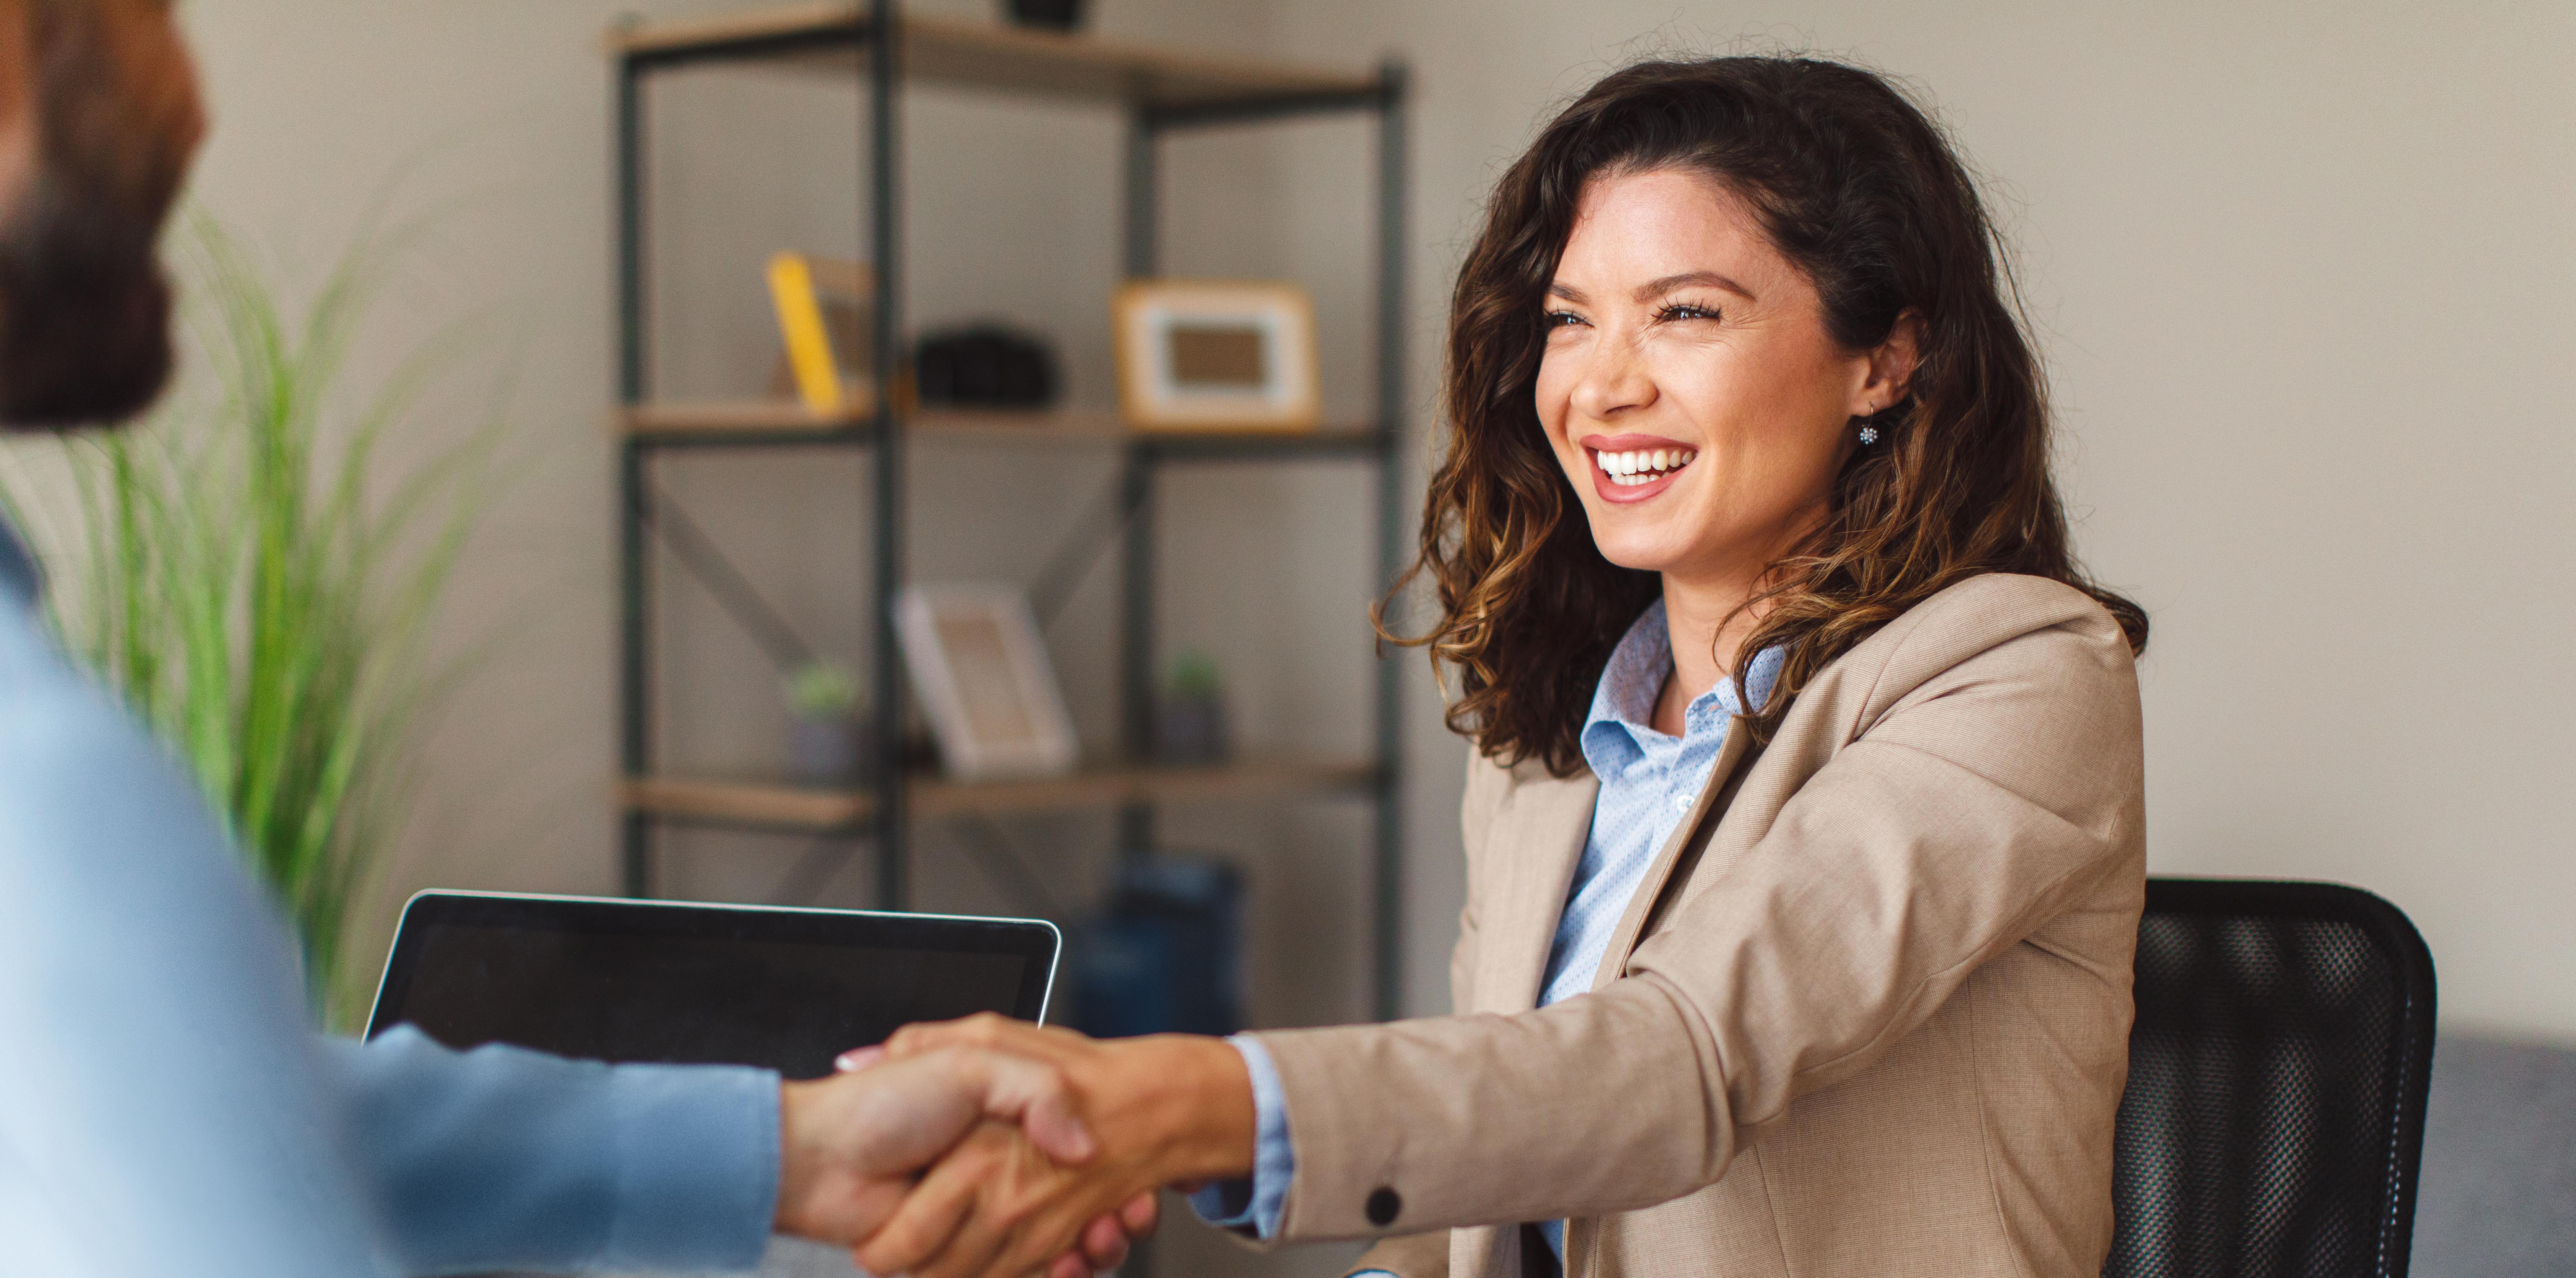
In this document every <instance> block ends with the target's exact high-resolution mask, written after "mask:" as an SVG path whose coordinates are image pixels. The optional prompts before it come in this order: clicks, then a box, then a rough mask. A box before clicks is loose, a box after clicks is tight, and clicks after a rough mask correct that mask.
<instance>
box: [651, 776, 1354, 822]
mask: <svg viewBox="0 0 2576 1278" xmlns="http://www.w3.org/2000/svg"><path fill="white" fill-rule="evenodd" d="M1376 775H1377V768H1376V767H1375V765H1372V764H1369V763H1364V762H1358V761H1354V760H1348V759H1252V760H1245V761H1242V762H1237V763H1226V764H1216V765H1211V766H1207V767H1195V768H1170V767H1133V766H1129V767H1120V766H1103V767H1095V768H1086V769H1084V770H1083V771H1080V772H1076V773H1074V774H1073V775H1071V776H1062V777H1031V778H1027V779H1023V780H1015V781H951V780H948V779H945V778H942V777H933V776H920V777H915V778H913V780H912V783H911V801H912V810H913V813H914V815H916V816H925V817H941V816H958V815H962V814H965V813H969V812H982V813H988V814H989V813H1009V812H1051V811H1070V810H1078V809H1083V808H1102V807H1116V806H1118V805H1120V804H1125V803H1156V804H1179V803H1206V802H1217V801H1224V800H1229V799H1246V798H1259V797H1265V796H1279V795H1291V794H1321V793H1329V792H1332V791H1337V790H1357V789H1360V788H1363V787H1365V786H1367V785H1368V784H1369V782H1370V781H1371V780H1372V779H1373V778H1374V777H1375V776H1376ZM617 801H618V804H619V805H620V806H621V807H624V808H626V809H627V810H629V811H635V812H648V813H652V814H654V815H657V816H666V817H681V818H689V819H696V820H705V821H719V822H721V821H734V822H741V823H744V824H748V825H769V826H787V827H795V828H802V829H816V830H826V829H839V828H846V827H849V826H856V825H863V824H865V823H866V822H867V821H868V820H869V819H870V818H871V817H873V816H874V815H875V814H876V797H875V796H874V795H873V794H870V793H868V792H866V791H857V790H830V789H815V788H809V787H804V786H797V785H789V784H783V783H780V782H776V781H759V780H740V779H723V778H700V777H632V778H628V779H626V780H623V781H620V782H618V783H617Z"/></svg>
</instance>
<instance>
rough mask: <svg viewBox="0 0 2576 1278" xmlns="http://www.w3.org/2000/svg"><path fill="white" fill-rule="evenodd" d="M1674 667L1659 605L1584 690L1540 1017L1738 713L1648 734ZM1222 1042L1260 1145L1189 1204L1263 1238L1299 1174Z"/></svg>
mask: <svg viewBox="0 0 2576 1278" xmlns="http://www.w3.org/2000/svg"><path fill="white" fill-rule="evenodd" d="M1781 660H1782V653H1781V651H1780V650H1779V649H1777V648H1767V649H1764V650H1763V651H1762V652H1761V653H1759V654H1757V655H1755V657H1754V658H1753V662H1752V664H1751V665H1750V666H1748V667H1747V668H1746V669H1745V672H1744V682H1745V687H1746V690H1747V691H1748V692H1750V693H1751V694H1752V697H1753V705H1754V706H1756V707H1759V706H1761V705H1762V703H1763V702H1764V701H1766V700H1768V699H1769V698H1770V695H1771V688H1772V685H1774V684H1776V683H1777V682H1778V681H1779V678H1780V663H1781ZM1672 669H1673V647H1672V633H1671V630H1670V628H1669V627H1668V626H1667V625H1666V623H1665V619H1664V604H1663V601H1662V600H1660V599H1658V600H1656V601H1655V602H1654V603H1653V604H1652V605H1650V606H1649V607H1648V608H1647V609H1646V611H1645V612H1644V613H1642V614H1640V615H1639V616H1638V618H1637V620H1636V621H1635V622H1634V623H1633V624H1631V625H1630V626H1629V627H1628V633H1627V634H1626V635H1624V636H1622V637H1621V638H1620V640H1619V644H1618V646H1617V647H1616V648H1613V649H1612V650H1611V652H1610V660H1609V662H1608V664H1607V665H1605V666H1604V667H1603V668H1602V671H1601V682H1600V683H1599V684H1598V685H1597V686H1596V687H1595V688H1594V689H1593V693H1592V710H1591V713H1590V714H1588V715H1586V716H1585V718H1584V721H1583V733H1582V737H1581V739H1580V740H1581V745H1582V748H1583V761H1584V762H1585V763H1586V764H1588V765H1590V767H1591V769H1592V773H1593V775H1594V776H1596V777H1598V778H1600V781H1601V793H1600V795H1599V797H1598V798H1596V799H1595V800H1594V801H1593V805H1592V832H1591V834H1590V835H1589V836H1588V837H1587V838H1586V839H1585V841H1584V845H1583V856H1582V858H1581V859H1580V860H1579V861H1577V862H1576V863H1575V867H1574V882H1573V884H1572V886H1571V887H1570V888H1569V890H1568V892H1567V895H1566V901H1565V910H1564V912H1563V913H1562V914H1561V915H1559V916H1558V918H1557V924H1556V939H1555V941H1554V943H1553V944H1552V945H1551V946H1550V948H1549V950H1548V958H1547V974H1546V977H1545V978H1544V981H1543V983H1542V984H1541V985H1540V992H1539V1000H1538V1002H1539V1006H1541V1007H1545V1006H1547V1005H1548V1004H1550V1003H1555V1002H1559V1001H1561V1000H1564V999H1569V998H1572V997H1574V996H1575V995H1577V994H1581V993H1584V992H1586V991H1588V990H1590V989H1591V988H1592V983H1593V979H1594V977H1595V976H1596V974H1598V973H1599V971H1600V970H1601V960H1602V958H1603V956H1604V955H1605V954H1606V953H1607V952H1608V950H1609V948H1610V935H1611V933H1613V932H1616V931H1617V930H1618V928H1619V919H1620V918H1621V916H1623V915H1625V914H1626V913H1627V910H1628V902H1629V899H1630V898H1632V897H1634V896H1635V895H1636V894H1637V887H1638V885H1639V884H1641V883H1643V882H1644V881H1645V878H1646V870H1647V869H1648V868H1649V867H1650V866H1652V865H1653V864H1654V860H1655V854H1656V853H1657V852H1659V851H1661V850H1662V848H1663V846H1664V841H1665V840H1667V839H1669V838H1671V837H1672V834H1673V830H1674V829H1675V828H1676V827H1678V826H1679V825H1680V824H1681V821H1682V818H1683V817H1685V816H1687V815H1689V814H1690V810H1691V808H1692V806H1693V805H1695V804H1696V803H1698V801H1699V794H1700V791H1701V790H1702V789H1704V788H1706V786H1707V784H1708V775H1709V769H1711V768H1713V767H1715V766H1716V764H1717V756H1718V752H1719V751H1720V750H1721V749H1723V748H1724V747H1725V745H1726V737H1727V733H1728V732H1729V731H1730V730H1731V729H1732V728H1733V726H1734V723H1735V716H1736V715H1738V714H1740V713H1743V712H1744V707H1743V705H1742V704H1741V703H1739V702H1738V701H1737V700H1736V696H1735V681H1734V680H1732V679H1721V680H1719V681H1718V684H1717V686H1716V687H1714V688H1711V689H1709V690H1708V691H1707V692H1704V693H1701V694H1700V695H1699V696H1698V697H1697V698H1695V699H1693V700H1692V701H1691V703H1690V705H1689V706H1687V707H1686V708H1684V710H1683V712H1682V735H1680V736H1678V737H1674V736H1667V735H1665V734H1664V733H1661V732H1657V731H1656V730H1655V729H1654V728H1653V727H1651V726H1650V725H1651V724H1652V723H1653V722H1654V715H1655V700H1656V698H1658V697H1660V696H1661V695H1663V690H1664V682H1665V680H1666V679H1667V678H1669V677H1670V676H1671V674H1672ZM1231 1041H1232V1042H1233V1043H1234V1045H1235V1048H1236V1049H1237V1050H1238V1051H1240V1052H1242V1053H1243V1058H1244V1065H1245V1066H1246V1068H1248V1069H1249V1070H1250V1071H1251V1074H1252V1100H1253V1109H1254V1113H1255V1118H1256V1122H1257V1124H1258V1142H1259V1143H1258V1145H1257V1146H1256V1150H1255V1153H1254V1159H1253V1174H1252V1177H1251V1179H1250V1180H1248V1181H1231V1182H1227V1183H1225V1184H1220V1185H1210V1186H1208V1187H1207V1188H1205V1189H1203V1190H1201V1191H1199V1193H1198V1194H1197V1195H1195V1196H1193V1197H1192V1199H1191V1200H1190V1206H1191V1209H1192V1210H1194V1211H1196V1212H1197V1213H1198V1214H1199V1215H1200V1216H1201V1217H1203V1218H1205V1219H1206V1220H1207V1221H1208V1222H1209V1223H1211V1224H1215V1225H1221V1226H1225V1227H1228V1228H1235V1229H1249V1230H1253V1231H1256V1232H1258V1233H1259V1234H1260V1236H1262V1237H1264V1238H1267V1237H1270V1236H1271V1235H1273V1234H1275V1233H1277V1232H1278V1230H1279V1218H1280V1215H1281V1214H1282V1212H1283V1211H1284V1210H1285V1208H1286V1206H1287V1200H1288V1182H1289V1180H1290V1178H1291V1177H1292V1176H1293V1175H1294V1174H1295V1172H1296V1166H1297V1157H1296V1151H1295V1148H1294V1146H1293V1144H1292V1143H1291V1141H1290V1138H1289V1132H1288V1108H1287V1102H1286V1100H1285V1098H1284V1093H1283V1092H1282V1090H1281V1088H1280V1085H1279V1071H1278V1069H1277V1068H1276V1067H1275V1066H1273V1065H1272V1063H1271V1061H1270V1054H1269V1053H1268V1052H1267V1051H1265V1050H1263V1049H1262V1047H1261V1045H1260V1044H1259V1043H1258V1042H1256V1041H1254V1040H1252V1039H1249V1038H1242V1037H1237V1038H1235V1039H1233V1040H1231ZM1539 1228H1540V1230H1541V1232H1543V1233H1545V1234H1546V1235H1547V1241H1548V1246H1549V1247H1550V1248H1552V1249H1554V1250H1555V1251H1556V1252H1557V1253H1558V1254H1559V1255H1560V1256H1562V1254H1563V1253H1564V1250H1565V1244H1564V1235H1565V1222H1563V1221H1561V1220H1551V1221H1547V1222H1544V1223H1542V1224H1541V1225H1540V1226H1539ZM1366 1272H1367V1273H1371V1274H1375V1273H1382V1272H1384V1271H1382V1270H1369V1271H1366Z"/></svg>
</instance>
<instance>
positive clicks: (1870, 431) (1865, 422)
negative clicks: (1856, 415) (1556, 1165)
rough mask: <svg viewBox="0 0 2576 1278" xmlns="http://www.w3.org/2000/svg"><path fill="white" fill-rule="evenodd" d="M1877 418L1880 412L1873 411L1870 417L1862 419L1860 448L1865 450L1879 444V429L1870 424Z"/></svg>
mask: <svg viewBox="0 0 2576 1278" xmlns="http://www.w3.org/2000/svg"><path fill="white" fill-rule="evenodd" d="M1877 416H1878V410H1877V409H1871V410H1870V413H1869V416H1868V417H1864V418H1861V419H1860V446H1861V447H1863V448H1867V447H1869V446H1870V445H1872V444H1875V443H1877V442H1878V427H1876V426H1873V425H1871V424H1870V421H1871V419H1872V418H1875V417H1877Z"/></svg>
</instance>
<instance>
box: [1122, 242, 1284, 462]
mask: <svg viewBox="0 0 2576 1278" xmlns="http://www.w3.org/2000/svg"><path fill="white" fill-rule="evenodd" d="M1110 312H1111V327H1112V329H1113V331H1114V333H1115V338H1116V347H1117V358H1118V400H1119V408H1120V411H1121V413H1122V414H1123V415H1124V416H1125V417H1126V419H1127V423H1128V424H1129V425H1130V426H1133V427H1135V428H1136V429H1139V430H1171V431H1190V430H1312V429H1314V428H1315V425H1316V422H1317V420H1318V418H1319V416H1320V412H1321V409H1320V403H1321V400H1320V394H1319V386H1318V384H1319V382H1320V380H1321V378H1320V375H1319V373H1318V372H1317V369H1316V361H1315V306H1314V301H1313V299H1311V298H1310V297H1308V296H1307V294H1306V290H1304V289H1302V288H1299V287H1297V286H1296V285H1294V284H1288V283H1281V282H1277V281H1260V280H1178V279H1170V280H1135V281H1131V282H1129V283H1127V284H1125V285H1122V286H1120V288H1119V289H1118V291H1117V293H1116V294H1115V295H1114V296H1113V297H1112V299H1111V302H1110Z"/></svg>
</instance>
